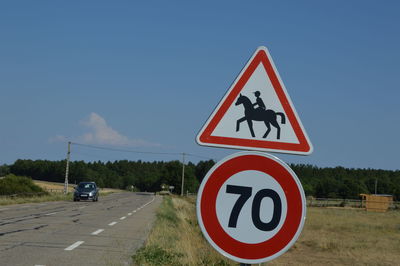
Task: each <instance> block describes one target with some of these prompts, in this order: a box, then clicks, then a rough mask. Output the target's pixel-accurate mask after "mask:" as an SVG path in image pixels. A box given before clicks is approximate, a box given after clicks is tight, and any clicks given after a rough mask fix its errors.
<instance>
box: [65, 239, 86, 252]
mask: <svg viewBox="0 0 400 266" xmlns="http://www.w3.org/2000/svg"><path fill="white" fill-rule="evenodd" d="M83 243H85V241H76V242H75V243H74V244H72V245H71V246H69V247H67V248H65V249H64V250H67V251H70V250H73V249H75V248H77V247H79V246H80V245H82V244H83Z"/></svg>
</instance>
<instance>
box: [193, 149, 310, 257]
mask: <svg viewBox="0 0 400 266" xmlns="http://www.w3.org/2000/svg"><path fill="white" fill-rule="evenodd" d="M305 214H306V203H305V196H304V192H303V188H302V187H301V183H300V181H299V180H298V178H297V176H296V175H295V173H294V172H293V171H292V170H291V169H290V168H289V166H287V165H286V164H285V163H283V162H282V161H280V160H279V159H278V158H276V157H274V156H272V155H269V154H265V153H259V152H240V153H236V154H233V155H230V156H228V157H226V158H224V159H223V160H221V161H220V162H218V163H217V164H216V165H214V167H213V168H212V169H211V170H210V171H209V172H208V173H207V175H206V177H205V178H204V179H203V182H202V183H201V185H200V189H199V193H198V197H197V217H198V221H199V225H200V228H201V230H202V232H203V234H204V236H205V237H206V239H207V240H208V241H209V243H210V244H211V245H212V246H213V247H214V248H215V249H216V250H217V251H218V252H220V253H221V254H223V255H224V256H226V257H228V258H230V259H232V260H235V261H238V262H241V263H249V264H252V263H261V262H265V261H269V260H272V259H274V258H276V257H278V256H280V255H282V254H283V253H284V252H286V251H287V250H288V249H289V248H290V247H291V246H292V245H293V244H294V242H295V241H296V240H297V238H298V237H299V235H300V232H301V230H302V228H303V224H304V220H305Z"/></svg>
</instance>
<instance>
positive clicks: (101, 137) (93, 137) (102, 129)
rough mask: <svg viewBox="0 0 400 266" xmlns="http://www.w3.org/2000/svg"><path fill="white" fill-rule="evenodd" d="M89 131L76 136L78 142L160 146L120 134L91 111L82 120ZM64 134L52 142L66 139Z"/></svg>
mask: <svg viewBox="0 0 400 266" xmlns="http://www.w3.org/2000/svg"><path fill="white" fill-rule="evenodd" d="M81 124H82V125H84V126H85V127H86V128H87V129H88V130H89V132H86V133H84V134H83V135H81V136H79V137H77V138H75V139H76V140H75V141H76V142H80V143H83V144H95V145H96V144H97V145H112V146H121V147H160V146H161V145H160V144H158V143H151V142H148V141H146V140H142V139H132V138H129V137H127V136H124V135H122V134H120V133H119V132H118V131H117V130H115V129H113V128H112V127H110V126H109V125H108V124H107V122H106V120H105V119H104V118H103V117H101V116H100V115H99V114H96V113H94V112H93V113H91V114H90V115H89V116H88V117H87V118H85V119H84V120H82V121H81ZM66 139H67V138H66V137H64V136H59V135H58V136H56V137H53V138H51V139H50V142H55V141H66Z"/></svg>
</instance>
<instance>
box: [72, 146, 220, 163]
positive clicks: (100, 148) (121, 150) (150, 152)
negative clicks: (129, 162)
mask: <svg viewBox="0 0 400 266" xmlns="http://www.w3.org/2000/svg"><path fill="white" fill-rule="evenodd" d="M71 144H72V145H76V146H82V147H87V148H92V149H98V150H108V151H117V152H128V153H140V154H153V155H182V154H185V155H187V156H192V157H198V158H202V159H209V160H214V161H216V160H215V159H213V158H210V157H206V156H202V155H196V154H191V153H184V152H152V151H138V150H130V149H121V148H110V147H102V146H95V145H89V144H82V143H77V142H71Z"/></svg>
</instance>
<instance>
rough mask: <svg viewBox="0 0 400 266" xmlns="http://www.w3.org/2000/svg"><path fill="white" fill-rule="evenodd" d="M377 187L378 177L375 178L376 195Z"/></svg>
mask: <svg viewBox="0 0 400 266" xmlns="http://www.w3.org/2000/svg"><path fill="white" fill-rule="evenodd" d="M377 187H378V179H377V178H375V195H376V190H377Z"/></svg>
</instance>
